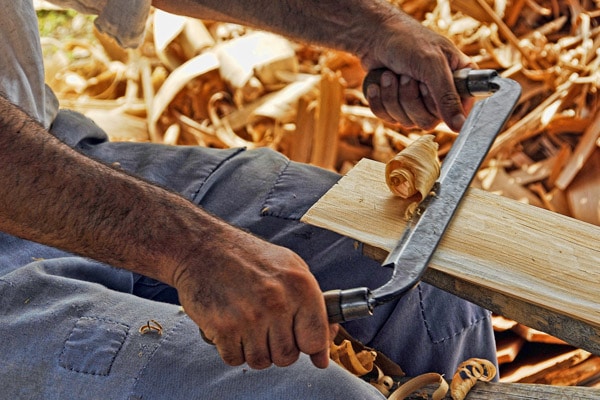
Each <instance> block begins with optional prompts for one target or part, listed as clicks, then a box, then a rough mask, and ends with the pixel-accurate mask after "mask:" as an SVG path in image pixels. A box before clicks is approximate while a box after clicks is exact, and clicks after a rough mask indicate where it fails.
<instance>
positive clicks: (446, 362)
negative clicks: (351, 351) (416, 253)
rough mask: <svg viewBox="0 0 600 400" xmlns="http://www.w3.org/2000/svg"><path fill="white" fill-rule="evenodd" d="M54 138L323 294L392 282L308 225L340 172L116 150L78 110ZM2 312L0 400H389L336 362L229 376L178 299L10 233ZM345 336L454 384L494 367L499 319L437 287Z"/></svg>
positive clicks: (5, 238) (266, 160) (190, 151)
mask: <svg viewBox="0 0 600 400" xmlns="http://www.w3.org/2000/svg"><path fill="white" fill-rule="evenodd" d="M51 132H52V133H53V134H54V135H56V136H57V137H59V138H60V139H61V140H63V141H64V142H66V143H67V144H69V145H70V146H72V147H74V148H76V149H78V150H79V151H81V152H83V153H85V154H87V155H88V156H90V157H92V158H95V159H98V160H101V161H103V162H105V163H109V164H113V165H117V166H119V167H120V168H122V169H123V170H126V171H128V172H129V173H131V174H135V175H138V176H140V177H142V178H143V179H146V180H148V181H151V182H154V183H156V184H157V185H160V186H163V187H166V188H168V189H170V190H174V191H177V192H179V193H181V195H183V196H184V197H186V198H187V199H189V200H190V201H192V202H194V203H195V204H198V205H199V206H201V207H203V208H205V209H206V210H208V211H209V212H211V213H213V214H215V215H218V216H220V217H221V218H223V219H225V220H227V221H228V222H230V223H231V224H233V225H236V226H238V227H240V228H243V229H246V230H249V231H251V232H253V233H254V234H256V235H259V236H261V237H263V238H265V239H267V240H269V241H271V242H273V243H276V244H279V245H282V246H286V247H288V248H290V249H292V250H294V251H295V252H297V253H298V254H299V255H300V256H301V257H302V258H303V259H304V260H305V261H306V262H307V263H308V265H309V266H310V268H311V270H312V272H313V273H314V275H315V276H316V278H317V280H318V281H319V283H320V285H321V287H322V289H323V290H328V289H344V288H350V287H356V286H367V287H371V288H375V287H379V286H381V285H382V284H383V283H385V282H386V281H387V280H388V279H389V277H390V273H391V271H388V270H387V269H384V268H382V267H381V266H380V265H379V264H378V263H376V262H374V261H373V260H371V259H369V258H367V257H365V256H363V255H362V246H361V245H360V243H356V241H354V240H352V239H349V238H346V237H342V236H340V235H337V234H335V233H332V232H329V231H327V230H323V229H320V228H316V227H313V226H309V225H306V224H303V223H301V222H299V219H300V217H301V216H302V215H303V214H304V213H305V212H306V211H307V210H308V208H309V207H310V206H311V205H312V204H314V202H315V201H316V200H318V199H319V198H320V197H321V196H322V195H323V194H324V193H325V192H326V191H327V190H328V189H329V188H330V187H331V186H332V185H334V184H335V183H336V182H337V180H338V179H339V176H338V175H337V174H334V173H331V172H328V171H325V170H322V169H319V168H315V167H312V166H308V165H304V164H299V163H294V162H290V161H289V160H288V159H287V158H285V157H284V156H282V155H280V154H279V153H276V152H274V151H272V150H268V149H258V150H244V149H228V150H218V149H209V148H202V147H174V146H163V145H157V144H149V143H123V142H121V143H112V142H109V141H108V139H107V137H106V135H105V134H104V132H102V130H101V129H99V128H98V127H97V126H96V125H95V124H94V123H93V122H91V121H90V120H88V119H87V118H85V117H83V116H81V115H80V114H77V113H74V112H70V111H61V113H60V114H59V116H58V117H57V119H56V120H55V122H54V124H53V126H52V128H51ZM0 310H1V314H0V322H1V323H0V335H1V337H2V338H3V340H2V341H0V354H1V356H0V386H1V389H0V390H1V393H2V397H3V398H11V399H83V398H85V399H104V400H106V399H229V398H231V399H303V400H304V399H371V398H373V399H376V398H383V397H382V396H381V395H380V394H379V393H378V392H377V391H376V390H375V389H374V388H372V387H371V386H370V385H369V384H367V383H365V382H363V381H362V380H360V379H358V378H356V377H354V376H352V375H350V374H349V373H347V372H346V371H344V370H342V369H340V368H339V367H337V366H336V365H333V363H332V365H331V366H330V367H329V368H327V369H325V370H319V369H317V368H315V367H313V366H312V364H311V363H310V360H309V359H308V357H305V356H302V357H301V358H300V360H299V361H298V362H296V363H295V364H293V365H292V366H290V367H286V368H277V367H272V368H268V369H266V370H261V371H255V370H251V369H249V368H248V367H247V366H240V367H229V366H227V365H225V364H224V363H223V362H222V361H221V359H220V358H219V356H218V354H217V351H216V349H215V348H214V347H213V346H210V345H208V344H206V343H204V341H203V340H202V339H201V338H200V335H199V334H198V328H197V326H196V325H195V324H194V323H193V322H192V321H191V320H190V319H189V318H188V317H187V316H186V315H185V313H184V312H182V310H181V309H180V307H179V306H178V305H177V292H176V291H175V290H174V289H173V288H172V287H169V286H167V285H165V284H163V283H160V282H157V281H155V280H152V279H149V278H146V277H143V276H140V275H137V274H133V273H131V272H128V271H124V270H120V269H116V268H113V267H111V266H108V265H104V264H101V263H98V262H95V261H93V260H89V259H84V258H81V257H77V256H74V255H71V254H68V253H65V252H63V251H60V250H57V249H53V248H49V247H46V246H42V245H39V244H36V243H32V242H28V241H24V240H21V239H18V238H15V237H12V236H9V235H6V234H0ZM149 321H150V322H149ZM156 323H158V324H159V325H160V326H161V329H162V332H161V334H159V333H158V328H156V327H157V325H156ZM149 324H150V325H149ZM149 326H152V327H155V328H156V329H151V328H149ZM345 328H346V329H347V330H348V331H349V332H350V333H351V334H352V335H353V336H354V337H355V338H357V339H359V340H360V341H362V342H363V343H365V344H366V345H368V346H371V347H374V348H376V349H378V350H380V351H382V352H383V353H385V354H386V355H388V356H389V357H390V358H392V359H393V360H394V361H396V362H397V363H398V364H399V365H400V366H401V367H402V368H403V369H404V371H405V372H406V373H407V375H409V376H413V375H416V374H419V373H423V372H434V371H435V372H440V373H445V374H446V375H447V376H448V375H450V376H451V374H452V373H453V371H454V368H455V367H456V365H457V364H458V363H460V362H461V361H463V360H465V359H467V358H470V357H482V358H487V359H489V360H493V361H495V357H496V353H495V343H494V336H493V332H492V328H491V322H490V316H489V313H488V312H487V311H485V310H483V309H481V308H479V307H477V306H474V305H473V304H470V303H468V302H466V301H463V300H461V299H459V298H457V297H455V296H453V295H450V294H448V293H445V292H443V291H441V290H438V289H436V288H433V287H431V286H429V285H427V284H419V285H418V286H417V287H415V288H414V289H412V290H411V291H410V292H408V293H407V294H406V295H405V296H404V297H403V298H401V299H400V300H398V301H396V302H393V303H389V304H386V305H384V306H381V307H378V308H377V309H376V310H375V315H374V316H373V317H371V318H366V319H362V320H358V321H352V322H349V323H346V324H345Z"/></svg>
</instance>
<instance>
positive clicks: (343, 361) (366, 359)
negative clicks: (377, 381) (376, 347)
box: [330, 339, 377, 376]
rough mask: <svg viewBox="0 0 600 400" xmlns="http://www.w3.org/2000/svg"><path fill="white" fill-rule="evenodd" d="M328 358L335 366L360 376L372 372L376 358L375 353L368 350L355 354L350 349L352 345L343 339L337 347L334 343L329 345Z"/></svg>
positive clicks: (352, 349)
mask: <svg viewBox="0 0 600 400" xmlns="http://www.w3.org/2000/svg"><path fill="white" fill-rule="evenodd" d="M330 357H331V359H332V360H333V361H335V363H336V364H338V365H339V366H341V367H342V368H344V369H346V370H347V371H348V372H350V373H351V374H353V375H356V376H361V375H365V374H368V373H369V372H371V370H373V366H374V364H373V363H374V361H375V358H376V357H377V353H376V352H375V351H368V350H363V351H360V352H358V353H356V352H355V351H354V348H353V347H352V343H351V342H350V341H349V340H347V339H344V340H343V341H342V343H340V344H339V345H337V344H335V343H332V344H331V349H330Z"/></svg>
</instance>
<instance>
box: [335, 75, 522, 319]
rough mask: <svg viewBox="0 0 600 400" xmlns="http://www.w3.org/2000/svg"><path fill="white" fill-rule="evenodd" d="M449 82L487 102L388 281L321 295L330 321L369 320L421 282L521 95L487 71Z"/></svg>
mask: <svg viewBox="0 0 600 400" xmlns="http://www.w3.org/2000/svg"><path fill="white" fill-rule="evenodd" d="M383 71H384V70H382V69H379V70H373V71H371V72H369V74H368V75H367V77H366V78H365V81H364V85H363V89H366V87H367V86H368V85H369V84H370V83H372V82H376V83H379V81H380V77H381V74H382V73H383ZM454 83H455V86H456V88H457V91H458V92H459V94H460V95H461V96H483V95H485V96H488V97H486V98H484V99H481V100H479V101H477V102H476V103H475V105H474V106H473V108H472V110H471V112H470V113H469V115H468V116H467V119H466V121H465V123H464V125H463V127H462V129H461V131H460V133H459V135H458V137H457V138H456V140H455V142H454V144H453V145H452V148H451V149H450V152H449V153H448V154H447V155H446V157H445V159H444V161H443V163H442V167H441V171H440V176H439V179H438V180H437V181H436V183H435V184H434V187H433V189H432V191H431V193H430V194H429V196H427V197H426V198H425V199H424V200H423V201H422V202H421V204H420V205H419V208H418V210H417V212H415V213H414V214H413V216H412V218H411V220H410V221H409V222H408V224H407V227H406V228H405V230H404V232H403V234H402V236H401V238H400V240H399V241H398V243H397V244H396V246H395V247H394V248H393V249H392V251H391V252H390V253H389V254H388V256H387V258H386V259H385V261H384V262H383V263H382V266H384V267H389V268H393V273H392V276H391V278H390V280H389V281H388V282H387V283H385V284H384V285H383V286H381V287H379V288H377V289H374V290H371V289H369V288H366V287H358V288H352V289H343V290H330V291H327V292H325V293H324V296H325V303H326V306H327V314H328V317H329V321H330V322H332V323H339V322H345V321H350V320H355V319H359V318H364V317H368V316H370V315H372V314H373V310H374V308H375V307H377V306H379V305H381V304H385V303H388V302H390V301H393V300H396V299H398V298H400V297H402V296H403V295H404V294H405V293H406V292H407V291H408V290H410V289H411V288H412V287H414V286H415V285H416V284H417V283H418V282H419V281H420V280H421V277H422V276H423V274H424V273H425V270H426V269H427V266H428V264H429V261H430V260H431V258H432V256H433V254H434V253H435V250H436V248H437V246H438V244H439V242H440V240H441V239H442V236H443V235H444V232H445V230H446V228H447V227H448V226H449V225H450V221H451V220H452V217H453V216H454V214H455V212H456V210H457V209H458V207H459V205H460V202H461V200H462V198H463V197H464V195H465V193H466V192H467V189H468V188H469V186H470V184H471V181H472V180H473V177H474V176H475V173H476V172H477V170H478V169H479V167H480V166H481V163H482V162H483V160H484V158H485V156H486V154H487V153H488V151H489V149H490V148H491V146H492V144H493V142H494V140H495V138H496V136H497V135H498V134H499V133H500V131H501V130H502V128H503V126H504V124H505V123H506V121H507V120H508V118H509V117H510V115H511V114H512V112H513V109H514V107H515V106H516V104H517V101H518V100H519V97H520V96H521V87H520V85H519V84H518V83H517V82H515V81H514V80H511V79H507V78H502V77H500V76H499V75H498V73H497V72H496V71H494V70H489V69H487V70H485V69H484V70H476V69H461V70H458V71H456V72H455V74H454Z"/></svg>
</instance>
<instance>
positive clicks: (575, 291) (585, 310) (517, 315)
mask: <svg viewBox="0 0 600 400" xmlns="http://www.w3.org/2000/svg"><path fill="white" fill-rule="evenodd" d="M384 170H385V164H383V163H380V162H376V161H372V160H368V159H363V160H362V161H360V162H359V163H358V164H357V165H356V166H355V167H354V168H353V169H352V170H351V171H349V173H348V174H347V175H346V176H344V177H342V179H341V180H340V181H339V182H338V183H337V184H336V185H335V186H334V187H333V188H332V189H331V190H330V191H329V192H327V193H326V194H325V195H324V196H323V197H322V198H321V199H320V200H319V201H318V202H317V203H316V204H315V205H314V206H313V207H312V208H311V209H310V210H309V211H308V212H307V213H306V215H304V216H303V218H302V220H303V221H304V222H306V223H309V224H312V225H315V226H319V227H323V228H327V229H330V230H332V231H335V232H338V233H340V234H343V235H346V236H349V237H352V238H354V239H357V240H358V241H361V242H363V243H365V244H366V245H367V246H368V247H372V249H374V251H372V252H371V254H370V255H371V256H372V257H374V258H376V259H383V257H384V256H385V254H386V253H387V252H388V251H389V250H390V249H392V247H393V246H394V245H395V244H396V242H397V240H398V239H399V238H400V236H401V234H402V231H403V229H404V227H405V225H406V221H405V220H404V219H403V215H404V208H405V203H403V202H402V201H401V200H400V199H399V198H397V197H394V196H393V195H392V194H391V193H390V192H389V189H388V188H387V186H386V184H385V180H384ZM423 280H424V281H426V282H429V283H431V284H433V285H435V286H438V287H440V288H442V289H444V290H446V291H448V292H451V293H454V294H457V295H458V296H461V297H463V298H466V299H467V300H470V301H472V302H474V303H477V304H479V305H481V306H483V307H486V308H487V309H489V310H491V311H494V312H496V313H498V314H500V315H503V316H505V317H508V318H512V319H514V320H516V321H518V322H520V323H522V324H524V325H526V326H529V327H532V328H535V329H538V330H540V331H543V332H546V333H549V334H551V335H554V336H556V337H559V338H561V339H563V340H565V341H566V342H568V343H570V344H572V345H574V346H578V347H580V348H582V349H585V350H588V351H590V352H592V353H594V354H600V295H599V293H600V227H598V226H595V225H591V224H588V223H585V222H581V221H578V220H575V219H572V218H569V217H565V216H563V215H561V214H558V213H553V212H550V211H547V210H544V209H541V208H537V207H533V206H530V205H527V204H523V203H519V202H516V201H514V200H510V199H507V198H505V197H502V196H499V195H496V194H492V193H488V192H485V191H483V190H478V189H473V188H472V189H470V190H469V192H468V193H467V195H466V196H465V198H464V200H463V202H462V203H461V205H460V208H459V210H458V211H457V214H456V216H455V218H454V220H453V221H452V223H451V225H450V226H449V228H448V230H447V231H446V233H445V235H444V237H443V239H442V241H441V243H440V246H439V247H438V249H437V251H436V253H435V254H434V256H433V258H432V261H431V264H430V267H429V268H428V270H427V272H426V274H425V276H424V278H423ZM372 289H374V288H372ZM375 312H377V310H375Z"/></svg>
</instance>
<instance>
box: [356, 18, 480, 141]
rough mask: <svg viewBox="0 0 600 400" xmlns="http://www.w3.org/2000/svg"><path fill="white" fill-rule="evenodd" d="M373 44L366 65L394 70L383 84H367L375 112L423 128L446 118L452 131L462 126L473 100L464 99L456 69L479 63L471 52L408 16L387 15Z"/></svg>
mask: <svg viewBox="0 0 600 400" xmlns="http://www.w3.org/2000/svg"><path fill="white" fill-rule="evenodd" d="M386 36H387V37H386ZM371 43H372V45H371V46H368V48H367V49H366V51H365V52H364V53H362V61H363V65H364V66H365V68H367V69H369V70H370V69H374V68H386V69H388V70H389V71H387V72H385V73H383V74H382V75H381V79H380V82H379V84H370V85H369V86H368V87H367V93H366V97H367V100H368V101H369V105H370V107H371V109H372V110H373V112H374V113H375V115H377V116H378V117H380V118H382V119H383V120H385V121H388V122H398V123H400V124H402V125H404V126H406V127H420V128H423V129H432V128H433V127H435V125H436V124H437V123H438V122H440V120H443V121H444V122H446V124H447V125H448V126H449V127H450V128H451V129H452V130H454V131H459V130H460V128H461V127H462V125H463V123H464V121H465V109H468V108H469V107H470V106H471V103H472V101H471V100H461V98H460V96H459V95H458V92H457V91H456V89H455V87H454V82H453V79H452V72H453V71H455V70H457V69H460V68H466V67H471V68H473V67H475V65H474V64H473V63H472V62H471V61H470V59H469V58H468V57H467V56H466V55H465V54H463V53H462V52H460V51H459V50H458V49H457V48H456V47H455V46H454V45H453V44H452V43H451V42H450V41H449V40H448V39H446V38H445V37H443V36H441V35H438V34H437V33H435V32H433V31H431V30H429V29H427V28H426V27H424V26H423V25H421V24H420V23H419V22H418V21H416V20H414V19H412V18H410V17H409V16H407V15H395V16H392V17H391V18H389V19H388V20H386V21H385V23H384V24H382V25H381V26H379V27H378V29H377V36H376V37H373V39H372V41H371Z"/></svg>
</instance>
